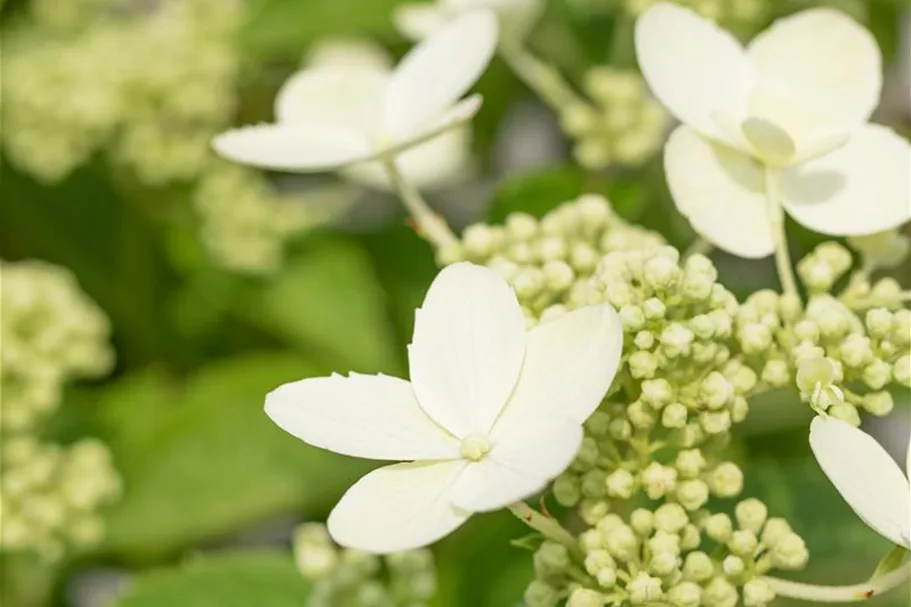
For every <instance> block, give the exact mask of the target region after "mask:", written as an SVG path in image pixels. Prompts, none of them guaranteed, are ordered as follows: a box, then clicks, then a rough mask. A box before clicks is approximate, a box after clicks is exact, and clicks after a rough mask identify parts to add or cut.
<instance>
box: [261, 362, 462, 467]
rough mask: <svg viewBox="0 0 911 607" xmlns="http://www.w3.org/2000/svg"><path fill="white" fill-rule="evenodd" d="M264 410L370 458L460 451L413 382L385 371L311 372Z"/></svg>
mask: <svg viewBox="0 0 911 607" xmlns="http://www.w3.org/2000/svg"><path fill="white" fill-rule="evenodd" d="M266 414H267V415H268V416H269V417H270V418H272V421H274V422H275V423H276V424H278V425H279V426H280V427H281V428H282V429H283V430H285V431H286V432H288V433H290V434H293V435H294V436H296V437H297V438H299V439H301V440H302V441H304V442H307V443H309V444H311V445H314V446H316V447H320V448H322V449H328V450H330V451H335V452H336V453H342V454H344V455H352V456H354V457H367V458H370V459H388V460H411V459H449V458H458V457H459V443H458V441H456V440H455V438H454V437H453V436H452V435H451V434H449V433H447V432H446V431H445V430H443V429H442V428H440V427H439V426H438V425H436V424H435V423H434V422H433V420H431V419H430V418H429V417H427V414H426V413H424V411H423V410H422V409H421V407H420V405H418V402H417V399H416V398H415V396H414V391H413V390H412V389H411V384H409V383H408V382H407V381H405V380H403V379H398V378H395V377H386V376H384V375H357V374H351V376H350V377H342V376H341V375H333V376H332V377H314V378H309V379H302V380H300V381H296V382H292V383H289V384H285V385H283V386H281V387H279V388H277V389H275V390H273V391H272V392H270V393H269V395H268V396H267V397H266Z"/></svg>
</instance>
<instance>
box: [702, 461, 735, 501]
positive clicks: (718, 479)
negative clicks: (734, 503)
mask: <svg viewBox="0 0 911 607" xmlns="http://www.w3.org/2000/svg"><path fill="white" fill-rule="evenodd" d="M709 484H710V485H711V488H712V492H713V493H714V494H715V495H717V496H718V497H734V496H736V495H738V494H739V493H740V492H741V491H743V472H741V471H740V468H738V467H737V465H736V464H734V463H733V462H724V463H722V464H719V465H718V466H716V467H715V469H714V470H712V473H711V475H710V476H709Z"/></svg>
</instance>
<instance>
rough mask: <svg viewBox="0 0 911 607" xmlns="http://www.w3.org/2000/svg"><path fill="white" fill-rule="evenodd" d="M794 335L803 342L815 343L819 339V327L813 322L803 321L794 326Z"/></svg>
mask: <svg viewBox="0 0 911 607" xmlns="http://www.w3.org/2000/svg"><path fill="white" fill-rule="evenodd" d="M794 335H796V336H797V338H798V339H800V340H801V341H808V342H811V343H814V342H816V340H818V339H819V327H817V326H816V323H814V322H813V321H811V320H801V321H800V322H798V323H796V324H795V325H794Z"/></svg>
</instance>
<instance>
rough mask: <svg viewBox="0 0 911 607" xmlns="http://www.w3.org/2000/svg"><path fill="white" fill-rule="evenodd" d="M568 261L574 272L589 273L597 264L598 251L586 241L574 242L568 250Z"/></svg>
mask: <svg viewBox="0 0 911 607" xmlns="http://www.w3.org/2000/svg"><path fill="white" fill-rule="evenodd" d="M569 263H570V265H571V266H572V267H573V269H574V270H575V271H576V272H579V273H581V274H583V275H588V274H591V273H592V272H594V270H595V267H596V266H597V265H598V252H597V251H596V250H595V248H594V247H592V246H591V245H589V244H587V243H584V242H576V243H574V244H573V245H572V247H571V248H570V250H569Z"/></svg>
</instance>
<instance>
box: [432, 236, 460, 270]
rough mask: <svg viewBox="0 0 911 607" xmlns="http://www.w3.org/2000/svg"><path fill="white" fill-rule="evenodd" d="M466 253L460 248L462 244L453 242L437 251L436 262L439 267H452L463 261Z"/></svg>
mask: <svg viewBox="0 0 911 607" xmlns="http://www.w3.org/2000/svg"><path fill="white" fill-rule="evenodd" d="M466 256H467V253H466V251H465V249H464V248H463V247H462V243H460V242H453V243H449V244H444V245H443V246H441V247H440V248H439V249H438V250H437V254H436V260H437V264H438V265H439V266H441V267H445V266H448V265H452V264H454V263H457V262H460V261H465V259H466Z"/></svg>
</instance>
